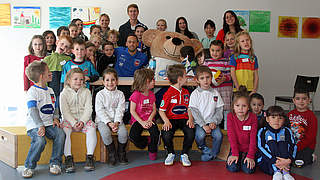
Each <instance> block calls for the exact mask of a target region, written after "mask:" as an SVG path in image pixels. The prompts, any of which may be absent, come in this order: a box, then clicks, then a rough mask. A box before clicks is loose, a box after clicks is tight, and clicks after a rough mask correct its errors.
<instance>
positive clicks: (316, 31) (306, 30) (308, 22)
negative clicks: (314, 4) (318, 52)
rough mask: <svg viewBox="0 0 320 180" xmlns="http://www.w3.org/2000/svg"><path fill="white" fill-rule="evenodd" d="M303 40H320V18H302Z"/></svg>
mask: <svg viewBox="0 0 320 180" xmlns="http://www.w3.org/2000/svg"><path fill="white" fill-rule="evenodd" d="M301 37H302V38H320V18H311V17H304V18H302V35H301Z"/></svg>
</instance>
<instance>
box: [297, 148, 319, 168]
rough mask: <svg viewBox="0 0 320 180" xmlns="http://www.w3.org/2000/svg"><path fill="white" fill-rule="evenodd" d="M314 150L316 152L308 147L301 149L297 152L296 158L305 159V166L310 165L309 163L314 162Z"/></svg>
mask: <svg viewBox="0 0 320 180" xmlns="http://www.w3.org/2000/svg"><path fill="white" fill-rule="evenodd" d="M313 152H314V150H312V149H311V148H308V147H306V148H304V149H302V150H301V151H298V152H297V155H296V159H295V160H303V162H304V164H303V166H305V165H308V164H312V163H313V157H312V154H313Z"/></svg>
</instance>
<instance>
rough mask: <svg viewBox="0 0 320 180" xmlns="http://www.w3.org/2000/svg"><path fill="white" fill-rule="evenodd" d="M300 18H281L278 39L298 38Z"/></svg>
mask: <svg viewBox="0 0 320 180" xmlns="http://www.w3.org/2000/svg"><path fill="white" fill-rule="evenodd" d="M298 27H299V17H291V16H279V26H278V37H284V38H298Z"/></svg>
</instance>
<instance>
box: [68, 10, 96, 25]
mask: <svg viewBox="0 0 320 180" xmlns="http://www.w3.org/2000/svg"><path fill="white" fill-rule="evenodd" d="M99 16H100V8H98V7H89V8H88V7H72V8H71V19H76V18H79V19H81V20H82V21H83V27H84V28H90V27H91V26H92V25H94V24H95V23H96V21H97V20H98V19H99Z"/></svg>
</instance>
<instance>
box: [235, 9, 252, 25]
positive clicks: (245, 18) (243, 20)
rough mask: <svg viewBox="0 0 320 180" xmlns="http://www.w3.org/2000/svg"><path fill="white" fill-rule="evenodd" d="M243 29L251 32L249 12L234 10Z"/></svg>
mask: <svg viewBox="0 0 320 180" xmlns="http://www.w3.org/2000/svg"><path fill="white" fill-rule="evenodd" d="M233 12H234V13H236V15H237V18H238V20H239V23H240V26H241V28H242V29H245V30H249V11H242V10H234V11H233Z"/></svg>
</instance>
